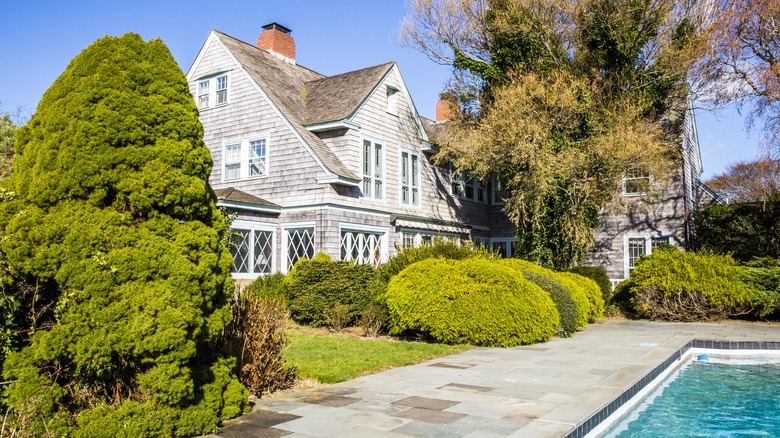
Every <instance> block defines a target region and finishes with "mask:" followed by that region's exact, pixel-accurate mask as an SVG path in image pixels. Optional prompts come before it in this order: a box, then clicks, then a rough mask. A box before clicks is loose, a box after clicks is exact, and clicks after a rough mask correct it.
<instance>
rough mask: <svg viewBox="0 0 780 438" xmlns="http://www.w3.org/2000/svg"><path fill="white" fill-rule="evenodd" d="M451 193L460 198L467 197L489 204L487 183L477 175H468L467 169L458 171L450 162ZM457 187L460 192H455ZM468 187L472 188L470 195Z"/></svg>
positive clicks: (470, 199) (467, 198)
mask: <svg viewBox="0 0 780 438" xmlns="http://www.w3.org/2000/svg"><path fill="white" fill-rule="evenodd" d="M449 171H450V195H452V196H453V197H455V198H459V199H466V200H469V201H473V202H477V203H480V204H487V196H485V184H484V183H483V182H482V181H480V180H479V178H477V177H474V176H472V177H470V178H467V177H466V172H465V171H460V172H456V171H455V166H454V165H453V164H452V163H450V167H449ZM455 187H457V188H458V189H457V191H458V193H455V191H456V190H455ZM467 189H471V196H468V193H467ZM480 193H482V200H480V199H479V194H480Z"/></svg>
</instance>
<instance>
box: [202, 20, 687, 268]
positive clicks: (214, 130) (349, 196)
mask: <svg viewBox="0 0 780 438" xmlns="http://www.w3.org/2000/svg"><path fill="white" fill-rule="evenodd" d="M187 80H188V82H189V86H190V92H191V93H192V95H193V97H194V99H195V101H196V103H197V105H198V108H199V110H200V121H201V123H202V124H203V127H204V142H205V143H206V145H207V146H208V148H209V150H210V151H211V154H212V157H213V160H214V167H213V169H212V172H211V175H210V178H209V183H210V184H211V187H212V188H213V189H214V191H215V193H216V195H217V198H218V202H217V205H218V206H220V207H225V208H227V209H229V210H230V211H232V212H235V213H236V218H235V220H234V221H233V223H232V227H233V229H234V231H236V232H237V235H236V247H235V248H234V250H233V252H234V265H233V276H234V278H237V279H250V278H255V277H257V276H258V275H262V274H267V273H271V272H277V271H281V272H287V271H288V270H289V269H290V268H291V267H292V266H293V265H294V263H295V262H296V261H297V260H298V259H300V258H302V257H307V258H311V257H313V256H314V255H315V253H318V252H324V253H326V254H328V255H330V256H331V257H332V258H333V259H335V260H355V261H356V262H358V263H370V264H372V265H374V266H378V265H381V264H382V263H384V262H385V261H386V260H387V259H388V258H389V257H391V256H392V255H393V254H394V253H395V252H396V248H397V247H399V246H402V245H419V244H421V243H423V242H426V241H430V240H431V239H432V238H434V237H436V236H441V237H444V238H452V239H458V240H460V241H471V242H474V243H475V244H482V245H486V246H488V247H490V248H492V249H493V250H495V251H498V252H499V253H500V254H501V255H503V256H507V257H508V256H511V254H512V252H513V245H512V243H513V242H515V241H516V238H515V231H514V227H513V226H512V224H511V223H510V221H509V220H508V219H507V217H506V215H505V214H503V212H502V207H503V202H502V191H501V186H500V181H498V180H497V179H495V178H494V179H493V181H488V182H485V183H483V182H482V181H479V180H478V179H476V178H470V177H469V176H468V175H466V174H463V173H455V172H453V171H452V169H451V167H450V166H449V165H441V164H435V163H434V157H435V155H436V153H437V148H436V146H435V144H434V143H433V142H432V141H431V138H432V136H433V135H435V133H436V132H437V131H440V130H441V129H442V127H443V126H445V125H444V123H443V122H444V121H445V120H446V119H447V105H446V104H442V103H441V102H440V105H439V106H437V120H436V121H433V120H427V119H425V118H423V117H420V115H419V114H418V113H417V110H416V108H415V106H414V103H413V101H412V98H411V96H410V95H409V92H408V90H407V88H406V86H405V84H404V80H403V77H402V75H401V71H400V69H399V67H398V65H397V64H396V63H394V62H388V63H386V64H381V65H377V66H373V67H368V68H364V69H361V70H356V71H350V72H346V73H343V74H339V75H336V76H324V75H322V74H320V73H317V72H316V71H314V70H311V69H309V68H306V67H303V66H301V65H299V64H298V63H297V62H296V59H295V41H294V40H293V38H292V36H291V35H290V30H289V29H287V28H285V27H284V26H281V25H279V24H277V23H271V24H269V25H267V26H264V27H263V31H262V32H261V33H260V35H259V37H258V39H257V43H256V44H248V43H246V42H242V41H239V40H237V39H235V38H233V37H231V36H228V35H226V34H224V33H221V32H219V31H216V30H212V31H211V32H210V33H209V35H208V38H207V39H206V42H205V43H204V44H203V47H202V48H201V50H200V52H199V53H198V56H197V58H196V59H195V61H194V62H193V64H192V67H191V68H190V70H189V72H188V73H187ZM691 114H692V113H691ZM690 123H691V124H692V125H691V126H692V129H693V131H692V132H693V133H692V134H691V135H692V137H691V138H690V141H691V142H693V143H695V138H694V137H695V124H693V122H692V121H691V122H690ZM686 132H687V131H686ZM686 138H687V137H686ZM693 143H692V144H693ZM693 149H694V146H691V150H690V154H692V155H691V157H694V158H695V157H696V154H698V145H695V149H696V150H695V151H694V150H693ZM689 161H691V160H689ZM694 161H695V160H694ZM699 161H700V160H699ZM691 162H693V161H691ZM691 172H692V173H691V176H690V177H688V179H687V180H686V181H687V182H686V183H685V184H687V185H685V187H686V190H687V188H688V187H689V186H690V187H696V182H695V181H698V177H699V175H700V174H701V170H700V166H699V167H698V168H697V167H695V165H694V166H693V167H692V171H691ZM686 175H688V174H687V173H686ZM628 186H630V184H628ZM627 195H628V193H627ZM686 196H687V195H686ZM689 200H690V199H689V198H686V197H683V198H682V199H677V198H675V199H674V200H670V201H669V202H670V204H669V205H670V206H669V208H670V209H671V210H673V211H674V213H673V216H674V215H677V213H678V208H679V207H681V206H682V205H687V204H685V202H687V201H689ZM683 201H685V202H683ZM680 202H682V204H680ZM674 203H677V204H679V205H677V204H675V205H671V204H674ZM664 205H666V201H664ZM666 208H667V207H663V208H662V209H658V210H657V211H656V212H655V213H653V214H658V215H660V216H659V217H660V218H661V219H662V220H666V216H667V211H666ZM686 208H687V207H686ZM681 211H682V213H680V214H681V215H682V217H684V218H687V214H688V211H689V210H681ZM657 219H658V218H656V217H655V216H653V217H649V216H648V217H647V218H646V220H647V221H650V222H653V221H656V220H657ZM632 220H633V219H630V220H629V222H631V221H632ZM643 220H644V219H643ZM626 225H627V224H626V223H624V222H621V221H620V220H617V219H616V220H615V221H612V222H610V220H606V221H605V227H604V228H605V230H604V231H605V233H606V234H604V235H603V237H602V238H600V239H597V242H598V243H599V245H601V246H600V248H601V249H600V250H599V251H597V252H596V253H594V256H593V257H592V260H591V261H592V262H593V263H602V262H603V263H605V264H610V266H611V265H617V264H619V265H620V266H623V265H624V264H625V260H633V259H632V258H631V257H633V256H632V255H631V254H634V255H635V254H638V253H639V252H641V251H645V252H647V251H648V250H649V249H650V248H652V246H653V245H654V244H657V243H658V242H659V241H660V240H658V239H664V238H667V237H668V239H669V243H672V244H675V245H680V246H683V245H685V243H686V239H687V237H686V236H687V234H685V233H686V231H683V230H684V228H680V227H681V222H680V220H679V218H677V217H676V216H675V218H674V220H673V221H671V222H669V224H663V225H662V226H660V228H657V229H656V227H652V226H651V227H649V228H647V229H645V228H641V229H635V228H632V227H633V225H632V226H626ZM632 233H634V234H632ZM640 238H644V239H645V246H644V247H640V246H638V245H639V244H638V242H639V240H638V239H640ZM626 239H628V240H626ZM632 239H637V240H632ZM648 239H649V240H648ZM654 239H655V240H654ZM626 244H628V247H626ZM642 248H644V249H642ZM632 251H633V252H632ZM621 274H624V272H620V269H612V268H610V275H611V276H613V278H619V277H620V275H621Z"/></svg>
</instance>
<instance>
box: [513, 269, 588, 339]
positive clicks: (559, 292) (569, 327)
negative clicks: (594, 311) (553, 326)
mask: <svg viewBox="0 0 780 438" xmlns="http://www.w3.org/2000/svg"><path fill="white" fill-rule="evenodd" d="M520 272H521V273H522V274H523V277H525V279H526V280H528V281H530V282H531V283H533V284H535V285H537V286H539V287H541V288H542V289H543V290H544V291H545V292H547V293H548V294H550V298H552V300H553V302H554V303H555V308H556V309H557V310H558V315H559V316H560V318H561V325H560V335H561V336H563V337H568V336H571V334H572V333H574V332H576V331H577V305H576V304H574V299H572V297H571V294H570V293H569V290H568V289H566V288H565V287H564V286H563V285H562V284H561V282H560V281H558V280H556V279H554V278H552V277H548V276H546V275H544V274H540V273H538V272H531V271H520Z"/></svg>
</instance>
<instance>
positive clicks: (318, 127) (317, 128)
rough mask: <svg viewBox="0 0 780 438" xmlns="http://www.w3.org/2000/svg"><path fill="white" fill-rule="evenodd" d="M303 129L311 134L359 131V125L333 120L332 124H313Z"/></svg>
mask: <svg viewBox="0 0 780 438" xmlns="http://www.w3.org/2000/svg"><path fill="white" fill-rule="evenodd" d="M304 127H305V128H306V129H308V130H309V131H311V132H323V131H332V130H334V129H355V130H359V129H360V125H359V124H358V123H355V122H353V121H351V120H347V119H342V120H334V121H332V122H323V123H314V124H311V125H304Z"/></svg>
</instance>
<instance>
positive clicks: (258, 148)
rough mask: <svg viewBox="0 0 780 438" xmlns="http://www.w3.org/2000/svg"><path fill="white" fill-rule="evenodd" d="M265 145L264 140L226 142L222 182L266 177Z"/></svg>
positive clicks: (266, 159)
mask: <svg viewBox="0 0 780 438" xmlns="http://www.w3.org/2000/svg"><path fill="white" fill-rule="evenodd" d="M266 145H267V141H266V139H265V138H252V139H246V140H235V141H230V142H226V143H225V151H224V163H225V164H224V166H225V173H224V175H223V181H233V180H238V179H249V178H257V177H263V176H267V175H268V149H267V147H266Z"/></svg>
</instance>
